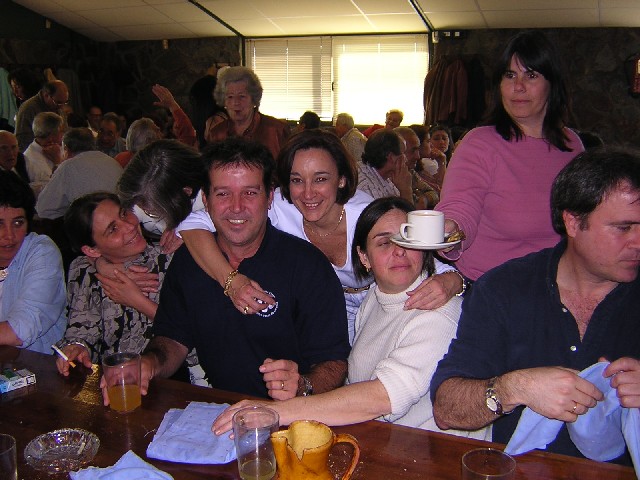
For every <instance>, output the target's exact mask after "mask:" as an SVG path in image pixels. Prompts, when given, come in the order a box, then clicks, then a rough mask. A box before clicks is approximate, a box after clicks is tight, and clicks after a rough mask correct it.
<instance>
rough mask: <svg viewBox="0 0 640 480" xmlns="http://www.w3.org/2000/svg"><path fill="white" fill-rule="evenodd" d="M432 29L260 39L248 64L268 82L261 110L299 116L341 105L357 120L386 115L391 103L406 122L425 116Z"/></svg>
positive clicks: (328, 112) (326, 114) (326, 113)
mask: <svg viewBox="0 0 640 480" xmlns="http://www.w3.org/2000/svg"><path fill="white" fill-rule="evenodd" d="M427 38H428V37H427V35H379V36H344V37H299V38H278V39H255V40H249V41H248V42H247V45H248V49H247V51H248V52H249V53H248V55H249V58H248V64H249V66H251V67H252V68H253V69H254V71H255V72H256V74H257V75H258V77H260V80H261V82H262V86H263V88H264V94H263V98H262V105H261V107H260V109H261V111H263V112H265V113H267V114H269V115H273V116H275V117H279V118H287V119H290V120H294V119H295V120H297V119H298V118H300V115H302V113H304V111H305V110H312V111H315V112H316V113H317V114H318V115H320V117H321V118H322V119H323V120H329V119H331V118H332V117H333V116H335V115H336V114H338V113H340V112H347V113H350V114H351V115H353V117H354V119H355V121H356V123H358V124H362V125H368V124H373V123H384V117H385V113H386V112H387V111H388V110H389V109H392V108H399V109H400V110H402V111H403V112H404V121H403V124H404V125H409V124H411V123H422V122H423V120H424V109H423V100H422V94H423V88H424V78H425V76H426V74H427V68H428V50H427Z"/></svg>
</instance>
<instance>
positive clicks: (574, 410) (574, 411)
mask: <svg viewBox="0 0 640 480" xmlns="http://www.w3.org/2000/svg"><path fill="white" fill-rule="evenodd" d="M575 403H576V404H575V405H574V406H573V413H576V410H577V409H578V402H575Z"/></svg>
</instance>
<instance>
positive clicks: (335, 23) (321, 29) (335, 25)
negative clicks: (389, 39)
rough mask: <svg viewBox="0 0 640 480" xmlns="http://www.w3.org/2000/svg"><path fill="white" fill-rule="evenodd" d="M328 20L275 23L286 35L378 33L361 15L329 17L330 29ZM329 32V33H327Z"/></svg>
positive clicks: (293, 20) (286, 19) (290, 20)
mask: <svg viewBox="0 0 640 480" xmlns="http://www.w3.org/2000/svg"><path fill="white" fill-rule="evenodd" d="M328 20H329V19H328V18H317V17H316V18H279V19H277V20H275V23H276V24H277V25H278V26H279V27H280V28H281V29H282V30H283V31H284V32H286V35H305V33H304V32H307V33H306V34H307V35H338V34H347V33H362V32H370V33H378V32H377V31H372V27H371V24H370V23H369V22H367V20H366V19H365V17H364V16H362V15H353V16H344V15H343V16H340V17H331V23H330V27H329V28H327V25H329V24H328V23H327V22H328ZM327 30H329V31H327Z"/></svg>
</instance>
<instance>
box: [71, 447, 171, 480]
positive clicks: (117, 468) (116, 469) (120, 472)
mask: <svg viewBox="0 0 640 480" xmlns="http://www.w3.org/2000/svg"><path fill="white" fill-rule="evenodd" d="M69 477H70V478H71V480H173V477H172V476H171V475H169V474H168V473H166V472H163V471H162V470H158V469H157V468H156V467H154V466H153V465H151V464H149V463H147V462H145V461H144V460H142V459H141V458H140V457H139V456H137V455H136V454H135V453H133V452H132V451H131V450H129V451H128V452H127V453H125V454H124V455H123V456H122V457H120V460H118V461H117V462H116V463H115V465H113V466H112V467H106V468H98V467H88V468H84V469H82V470H78V471H77V472H69Z"/></svg>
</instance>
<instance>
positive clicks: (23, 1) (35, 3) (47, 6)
mask: <svg viewBox="0 0 640 480" xmlns="http://www.w3.org/2000/svg"><path fill="white" fill-rule="evenodd" d="M13 1H14V3H17V4H18V5H22V6H23V7H25V8H28V9H29V10H33V11H34V12H38V13H40V14H47V13H51V12H63V11H64V10H66V8H65V7H63V6H62V5H60V4H59V3H57V2H54V1H52V0H13Z"/></svg>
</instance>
